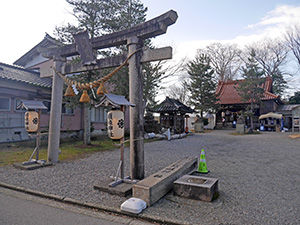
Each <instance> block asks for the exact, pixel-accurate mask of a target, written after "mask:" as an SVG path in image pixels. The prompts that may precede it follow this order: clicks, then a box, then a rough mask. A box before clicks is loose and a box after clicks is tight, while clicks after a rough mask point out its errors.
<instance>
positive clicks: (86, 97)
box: [79, 90, 91, 102]
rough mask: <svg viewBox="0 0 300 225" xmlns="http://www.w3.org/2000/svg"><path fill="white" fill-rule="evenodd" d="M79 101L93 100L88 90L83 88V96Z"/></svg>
mask: <svg viewBox="0 0 300 225" xmlns="http://www.w3.org/2000/svg"><path fill="white" fill-rule="evenodd" d="M79 101H80V102H90V101H91V100H90V97H89V95H88V93H87V90H83V93H82V95H81V98H80V100H79Z"/></svg>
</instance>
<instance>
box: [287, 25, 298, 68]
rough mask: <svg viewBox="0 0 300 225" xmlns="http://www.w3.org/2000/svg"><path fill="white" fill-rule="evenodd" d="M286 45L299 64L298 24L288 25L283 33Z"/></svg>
mask: <svg viewBox="0 0 300 225" xmlns="http://www.w3.org/2000/svg"><path fill="white" fill-rule="evenodd" d="M285 40H286V45H287V47H288V48H289V49H290V50H291V51H292V52H293V54H294V56H295V57H296V59H297V61H298V64H299V66H300V24H297V25H294V26H292V27H290V28H289V29H288V30H287V31H286V33H285Z"/></svg>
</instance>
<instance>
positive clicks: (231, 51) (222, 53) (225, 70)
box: [198, 43, 241, 81]
mask: <svg viewBox="0 0 300 225" xmlns="http://www.w3.org/2000/svg"><path fill="white" fill-rule="evenodd" d="M198 51H199V53H202V54H206V55H207V56H209V58H210V59H211V66H212V68H213V69H214V71H215V73H216V74H217V77H218V79H219V80H220V81H226V80H232V79H234V78H235V77H236V75H237V73H238V71H239V68H240V66H241V59H240V57H239V55H240V53H241V50H240V49H238V47H237V45H235V44H221V43H213V44H211V45H209V46H206V48H205V49H199V50H198Z"/></svg>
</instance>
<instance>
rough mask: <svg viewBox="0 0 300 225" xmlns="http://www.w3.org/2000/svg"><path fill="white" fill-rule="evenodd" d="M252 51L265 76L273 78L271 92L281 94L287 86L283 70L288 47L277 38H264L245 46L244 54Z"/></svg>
mask: <svg viewBox="0 0 300 225" xmlns="http://www.w3.org/2000/svg"><path fill="white" fill-rule="evenodd" d="M253 51H254V55H253V57H254V59H255V60H256V61H257V62H258V63H259V66H260V67H261V68H262V69H263V71H264V73H265V75H266V76H270V77H271V78H272V80H273V92H274V93H275V94H278V95H282V93H283V92H284V90H285V89H286V88H287V82H286V81H285V79H284V75H288V74H287V73H286V72H285V71H284V66H285V64H286V59H287V55H288V52H289V50H288V48H287V47H286V45H285V43H284V42H283V41H281V40H279V39H265V40H262V41H259V42H255V43H252V44H251V45H248V46H246V55H249V54H250V53H252V52H253Z"/></svg>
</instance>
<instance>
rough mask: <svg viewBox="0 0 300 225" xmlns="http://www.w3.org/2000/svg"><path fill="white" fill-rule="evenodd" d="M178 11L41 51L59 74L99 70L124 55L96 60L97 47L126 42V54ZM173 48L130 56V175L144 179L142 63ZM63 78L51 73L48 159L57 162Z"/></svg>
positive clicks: (165, 25)
mask: <svg viewBox="0 0 300 225" xmlns="http://www.w3.org/2000/svg"><path fill="white" fill-rule="evenodd" d="M177 18H178V16H177V13H176V12H175V11H173V10H170V11H168V12H166V13H164V14H162V15H160V16H158V17H156V18H154V19H152V20H149V21H146V22H144V23H142V24H139V25H137V26H134V27H131V28H128V29H125V30H122V31H119V32H115V33H112V34H108V35H103V36H100V37H97V38H94V39H89V38H88V34H87V33H84V32H82V33H79V34H77V35H74V39H75V44H70V45H64V46H62V47H57V48H54V49H47V50H46V51H43V56H44V57H46V58H51V59H53V61H54V65H53V67H54V68H55V70H56V71H58V72H59V73H61V74H72V73H78V72H84V71H89V70H98V69H104V68H110V67H116V66H119V65H121V64H122V63H123V62H124V61H125V59H126V58H127V55H121V56H115V57H111V58H104V59H99V60H97V59H96V58H95V56H94V55H93V52H94V51H95V50H98V49H103V48H108V47H114V46H118V45H123V44H127V46H128V55H130V54H131V53H133V52H135V51H136V50H137V49H140V48H141V47H142V45H143V40H144V39H147V38H151V37H155V36H158V35H161V34H164V33H166V31H167V28H168V26H170V25H172V24H174V23H175V22H176V20H177ZM78 53H79V54H80V56H81V60H82V61H81V62H79V63H75V64H71V63H67V62H66V57H69V56H74V55H78ZM171 58H172V48H171V47H165V48H160V49H153V50H150V49H148V50H146V49H143V50H142V51H138V52H137V53H136V54H134V55H133V56H132V57H131V58H130V59H129V61H128V62H129V101H130V102H131V103H133V104H135V105H136V107H134V108H131V109H130V178H131V179H143V178H144V141H143V82H142V80H143V78H142V69H141V63H144V62H151V61H157V60H164V59H171ZM62 92H63V79H62V78H61V77H60V76H59V75H58V74H57V73H54V74H53V84H52V97H51V112H50V126H49V139H48V161H49V162H53V163H56V162H58V154H59V140H60V124H61V108H62V94H63V93H62Z"/></svg>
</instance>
